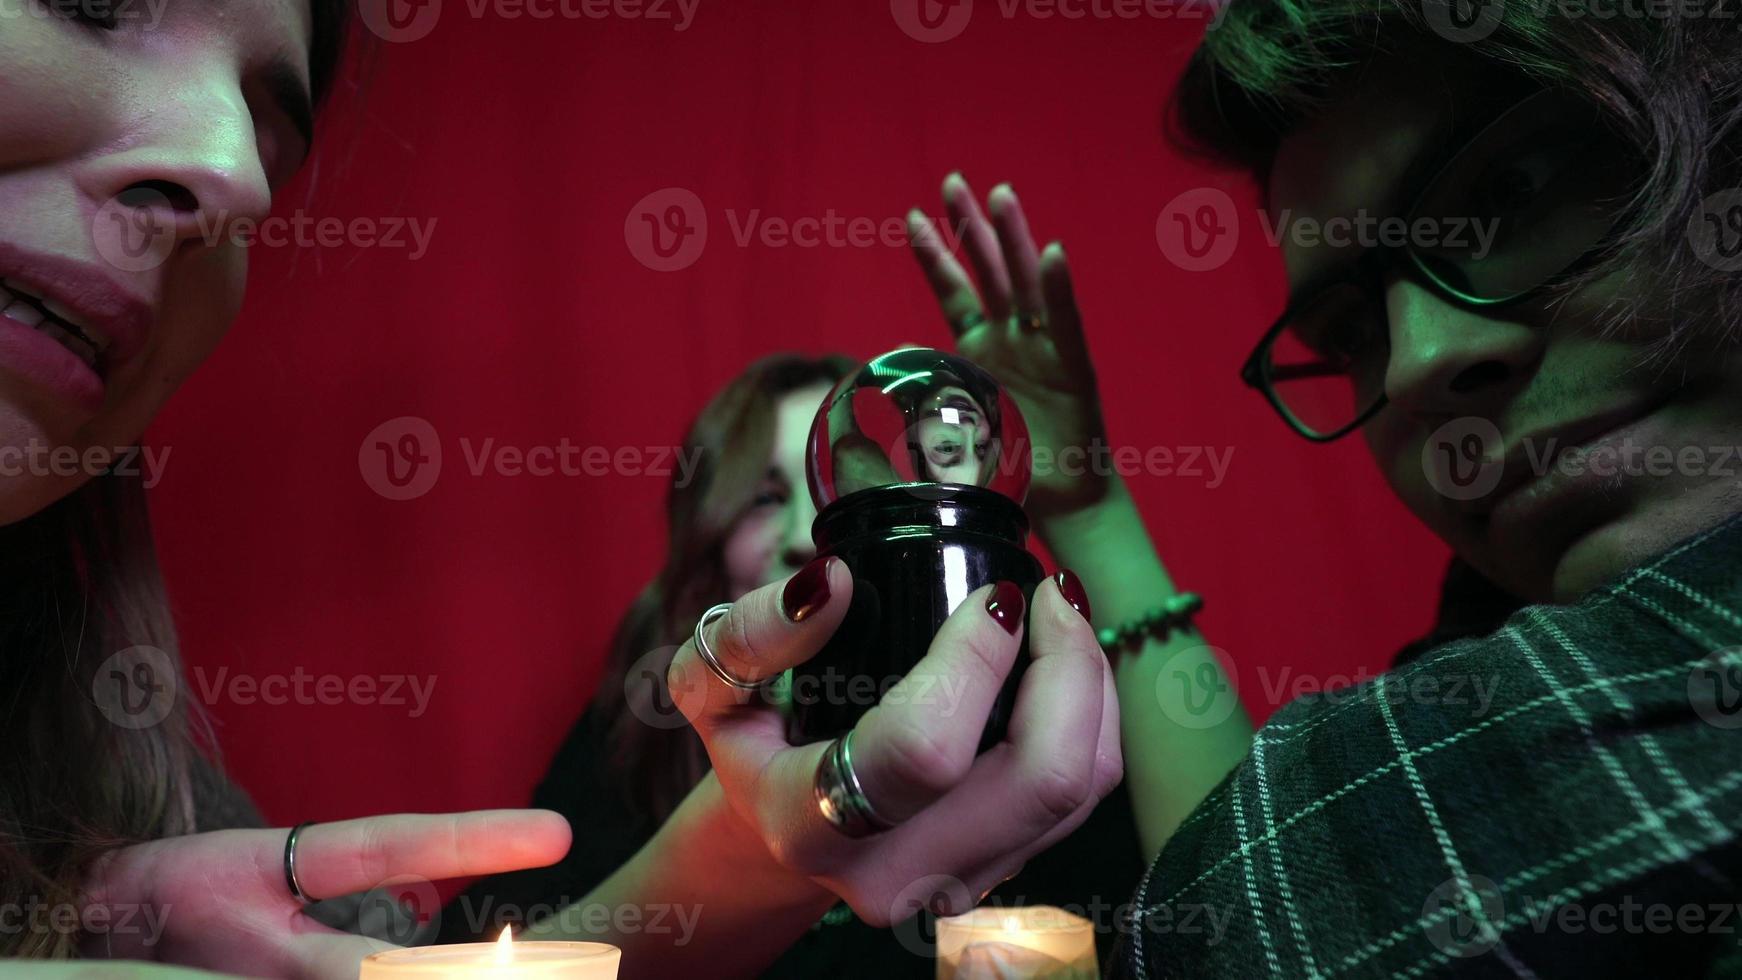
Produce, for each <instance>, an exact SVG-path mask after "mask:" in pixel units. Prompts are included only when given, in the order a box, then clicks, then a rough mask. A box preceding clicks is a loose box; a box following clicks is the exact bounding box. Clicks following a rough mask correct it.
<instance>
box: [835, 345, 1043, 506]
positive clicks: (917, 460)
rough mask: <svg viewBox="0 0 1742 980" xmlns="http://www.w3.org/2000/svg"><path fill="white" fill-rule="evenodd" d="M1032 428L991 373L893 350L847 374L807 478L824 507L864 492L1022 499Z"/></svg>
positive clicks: (924, 352) (932, 355)
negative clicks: (941, 491) (944, 489)
mask: <svg viewBox="0 0 1742 980" xmlns="http://www.w3.org/2000/svg"><path fill="white" fill-rule="evenodd" d="M1030 464H1031V456H1030V448H1029V442H1028V426H1027V424H1026V423H1025V422H1023V420H1022V412H1021V411H1020V410H1019V409H1017V407H1016V402H1015V400H1014V399H1012V398H1011V397H1010V395H1009V393H1007V392H1006V391H1005V390H1004V389H1003V387H1002V386H1000V385H999V384H998V382H997V381H994V380H993V379H992V376H991V375H990V374H987V373H986V372H985V371H983V370H981V369H980V368H979V367H977V366H975V365H974V364H973V362H971V361H969V360H967V359H966V358H962V357H958V356H956V355H955V354H948V353H945V352H943V351H939V350H932V349H930V348H926V347H909V348H905V349H903V350H898V351H891V352H890V353H888V354H884V355H883V356H882V357H876V358H873V359H871V360H870V361H869V362H867V363H866V364H865V365H864V366H863V367H861V368H859V370H857V371H855V372H854V373H852V374H850V375H848V376H847V377H845V378H843V379H842V380H841V382H840V383H839V384H837V385H835V387H834V388H833V389H832V390H831V391H830V392H829V396H828V397H827V398H826V399H824V400H823V404H822V407H821V408H819V409H818V410H817V417H816V421H815V422H813V423H812V424H811V431H810V445H809V448H808V458H807V459H806V466H805V471H806V478H807V482H809V484H810V490H811V499H812V500H814V501H815V502H816V505H817V509H818V510H821V509H822V508H824V507H827V506H828V505H829V504H832V503H834V502H835V501H837V500H839V499H841V498H842V497H845V496H847V495H848V494H850V493H856V492H858V491H860V490H869V489H871V488H873V487H886V486H897V485H903V484H916V483H936V484H957V485H967V486H975V487H985V488H986V489H988V490H992V491H994V492H996V493H1000V494H1002V495H1004V496H1005V497H1008V498H1010V499H1011V500H1012V501H1014V502H1016V503H1017V504H1021V503H1022V500H1023V498H1024V497H1026V496H1027V495H1028V481H1029V478H1030V475H1031V473H1030V470H1031V465H1030Z"/></svg>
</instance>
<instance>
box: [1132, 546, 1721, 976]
mask: <svg viewBox="0 0 1742 980" xmlns="http://www.w3.org/2000/svg"><path fill="white" fill-rule="evenodd" d="M1739 828H1742V519H1732V520H1730V521H1727V522H1726V523H1725V524H1724V525H1722V526H1720V527H1718V528H1716V529H1714V530H1713V531H1710V532H1708V533H1706V534H1703V535H1700V536H1698V537H1696V538H1694V539H1691V540H1689V541H1687V542H1684V543H1683V544H1681V545H1680V546H1678V547H1677V548H1675V549H1673V550H1671V551H1670V552H1668V553H1667V554H1665V555H1663V556H1661V557H1659V558H1658V559H1656V560H1655V561H1653V562H1651V563H1649V564H1646V565H1642V566H1638V567H1636V568H1634V569H1631V570H1629V571H1628V572H1626V573H1624V574H1623V575H1621V576H1619V577H1618V578H1616V579H1615V580H1613V581H1612V582H1610V583H1609V584H1607V585H1606V586H1605V587H1603V588H1600V589H1598V590H1595V591H1594V592H1593V593H1591V594H1590V595H1588V596H1586V597H1585V598H1584V599H1583V600H1581V601H1580V602H1579V603H1578V604H1576V605H1572V606H1527V607H1525V608H1523V609H1520V610H1518V611H1517V612H1516V613H1514V614H1513V615H1512V616H1511V617H1510V618H1508V619H1507V620H1506V622H1505V624H1504V626H1502V627H1501V628H1500V629H1499V630H1498V631H1496V632H1493V633H1489V634H1487V635H1485V636H1481V637H1479V638H1473V639H1466V640H1461V641H1457V642H1452V643H1448V644H1445V645H1442V646H1438V647H1435V648H1434V649H1432V650H1430V651H1428V652H1427V653H1425V654H1423V655H1422V656H1420V657H1419V658H1418V659H1416V660H1414V661H1412V662H1410V663H1408V664H1407V665H1404V666H1400V667H1395V668H1393V669H1392V670H1391V671H1389V672H1387V673H1386V674H1385V675H1383V676H1382V677H1381V678H1379V679H1377V680H1375V681H1372V682H1370V683H1367V684H1363V685H1359V686H1356V687H1353V688H1348V689H1344V690H1342V691H1336V692H1330V693H1327V694H1321V695H1315V696H1312V697H1308V698H1302V699H1299V700H1296V701H1294V702H1292V703H1290V704H1288V705H1287V706H1285V707H1283V708H1282V709H1281V710H1279V711H1278V712H1277V713H1276V715H1275V716H1274V717H1273V718H1272V719H1271V720H1270V722H1269V723H1268V724H1266V725H1265V726H1264V727H1263V728H1262V729H1261V730H1260V731H1259V732H1258V733H1257V736H1256V738H1255V739H1254V740H1253V746H1252V753H1251V755H1250V756H1249V757H1248V758H1247V759H1246V761H1245V762H1243V763H1242V764H1241V765H1240V766H1239V767H1238V768H1237V769H1235V771H1234V772H1233V773H1231V774H1230V775H1229V777H1228V779H1227V780H1225V781H1224V782H1223V783H1222V784H1221V785H1220V786H1219V787H1218V788H1217V789H1216V790H1215V791H1214V792H1213V793H1211V795H1210V796H1209V797H1208V798H1207V799H1206V800H1205V801H1204V802H1203V804H1202V805H1201V806H1199V807H1198V809H1197V810H1196V811H1195V812H1194V813H1193V814H1192V816H1191V817H1190V818H1188V819H1187V821H1186V822H1185V824H1184V825H1183V826H1182V827H1181V828H1180V830H1179V832H1178V834H1177V835H1176V836H1175V837H1174V838H1173V839H1172V840H1171V841H1170V842H1169V843H1168V845H1167V847H1166V848H1165V849H1164V850H1163V852H1162V854H1161V856H1160V858H1159V859H1158V860H1157V861H1156V862H1155V864H1154V865H1153V866H1151V868H1150V869H1149V871H1148V873H1147V874H1146V875H1145V876H1144V878H1143V881H1142V883H1141V885H1140V886H1139V888H1138V893H1137V898H1136V900H1135V905H1134V908H1133V911H1132V913H1131V915H1130V917H1129V918H1128V919H1127V920H1126V921H1125V922H1123V923H1122V924H1121V925H1122V928H1123V929H1124V930H1127V931H1126V934H1125V935H1124V936H1123V937H1122V939H1121V943H1120V948H1119V950H1118V952H1117V954H1116V956H1115V962H1114V964H1113V970H1112V974H1113V975H1115V976H1124V977H1135V978H1138V980H1147V978H1151V977H1163V976H1180V977H1211V976H1213V977H1239V978H1248V977H1350V976H1361V977H1367V976H1398V977H1417V976H1424V975H1454V974H1455V975H1459V976H1502V977H1504V976H1510V977H1551V976H1553V977H1559V976H1580V977H1586V976H1640V975H1651V976H1665V977H1688V976H1742V945H1739V939H1738V937H1739V936H1742V921H1739V920H1742V910H1739V909H1738V902H1742V889H1739V888H1738V885H1737V883H1738V881H1742V846H1739V845H1738V841H1737V834H1738V830H1739Z"/></svg>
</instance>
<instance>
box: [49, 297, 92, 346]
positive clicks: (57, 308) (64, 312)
mask: <svg viewBox="0 0 1742 980" xmlns="http://www.w3.org/2000/svg"><path fill="white" fill-rule="evenodd" d="M38 302H40V303H41V304H42V308H43V309H45V310H47V311H48V312H49V313H51V314H53V315H54V316H57V317H60V318H61V319H62V320H65V321H66V322H68V323H70V324H72V325H73V326H75V327H78V328H79V329H80V330H83V331H84V332H85V333H86V334H89V335H90V336H92V337H95V336H96V334H95V333H94V332H93V331H92V330H91V325H90V324H88V323H86V322H85V321H84V320H83V319H82V318H81V317H79V316H78V315H77V314H75V313H73V312H71V311H70V310H68V309H67V308H66V307H64V306H62V305H60V304H59V303H56V302H55V301H54V300H52V299H44V300H38Z"/></svg>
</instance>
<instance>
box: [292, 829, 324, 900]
mask: <svg viewBox="0 0 1742 980" xmlns="http://www.w3.org/2000/svg"><path fill="white" fill-rule="evenodd" d="M313 826H314V821H313V820H308V821H305V822H303V823H299V824H297V825H296V826H294V827H292V828H290V836H289V837H286V838H285V839H284V881H285V884H287V885H289V886H290V897H292V898H294V899H296V900H297V901H299V902H301V903H302V904H304V905H309V904H312V903H314V902H315V901H317V899H313V898H310V897H308V894H307V893H306V892H304V891H303V890H302V881H301V880H300V879H298V878H297V876H296V839H297V838H298V837H301V836H302V832H303V831H304V830H306V829H308V828H309V827H313Z"/></svg>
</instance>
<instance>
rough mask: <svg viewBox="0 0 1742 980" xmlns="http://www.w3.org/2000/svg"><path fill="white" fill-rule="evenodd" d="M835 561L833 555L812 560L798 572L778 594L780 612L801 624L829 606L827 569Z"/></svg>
mask: <svg viewBox="0 0 1742 980" xmlns="http://www.w3.org/2000/svg"><path fill="white" fill-rule="evenodd" d="M836 560H837V559H836V558H835V557H834V556H833V555H824V556H823V557H821V558H812V559H811V562H810V564H808V565H806V566H805V567H803V568H801V569H799V570H798V574H797V575H794V576H793V577H792V578H791V579H789V580H788V581H787V583H786V588H785V589H783V590H782V591H781V593H780V611H781V612H782V613H785V614H786V618H787V619H789V620H791V621H792V622H795V623H802V622H804V621H805V620H806V619H808V618H809V617H810V614H811V613H814V612H816V611H817V610H818V609H821V608H823V607H824V606H826V605H828V604H829V567H830V566H831V565H832V564H833V563H834V562H835V561H836Z"/></svg>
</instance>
